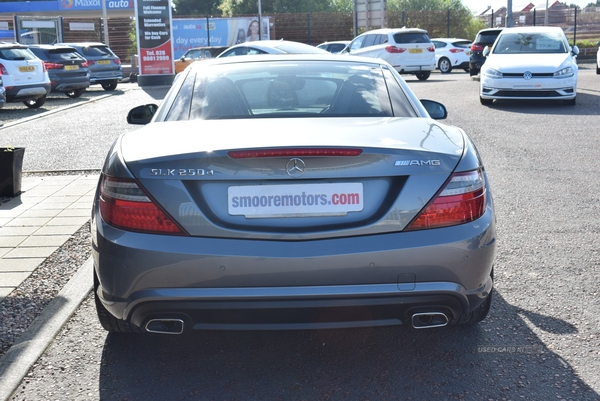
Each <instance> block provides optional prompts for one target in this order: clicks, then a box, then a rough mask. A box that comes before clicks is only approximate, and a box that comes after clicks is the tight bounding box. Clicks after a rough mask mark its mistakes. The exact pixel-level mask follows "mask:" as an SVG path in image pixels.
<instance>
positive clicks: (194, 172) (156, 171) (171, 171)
mask: <svg viewBox="0 0 600 401" xmlns="http://www.w3.org/2000/svg"><path fill="white" fill-rule="evenodd" d="M150 175H151V176H153V177H156V176H171V177H183V176H185V177H191V176H203V175H214V171H213V170H205V169H203V168H151V169H150Z"/></svg>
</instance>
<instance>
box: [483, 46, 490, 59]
mask: <svg viewBox="0 0 600 401" xmlns="http://www.w3.org/2000/svg"><path fill="white" fill-rule="evenodd" d="M482 54H483V57H487V56H488V54H490V47H489V46H486V47H484V48H483V53H482Z"/></svg>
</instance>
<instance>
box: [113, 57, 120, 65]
mask: <svg viewBox="0 0 600 401" xmlns="http://www.w3.org/2000/svg"><path fill="white" fill-rule="evenodd" d="M113 61H114V62H115V64H121V59H120V58H116V59H114V60H113Z"/></svg>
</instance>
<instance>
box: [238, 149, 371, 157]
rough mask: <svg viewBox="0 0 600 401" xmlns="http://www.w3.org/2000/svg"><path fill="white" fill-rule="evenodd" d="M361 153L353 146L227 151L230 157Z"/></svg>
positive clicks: (357, 154) (349, 154) (346, 154)
mask: <svg viewBox="0 0 600 401" xmlns="http://www.w3.org/2000/svg"><path fill="white" fill-rule="evenodd" d="M361 153H362V149H354V148H346V149H343V148H342V149H335V148H299V149H260V150H235V151H230V152H227V154H228V155H229V157H231V158H232V159H252V158H256V157H307V156H359V155H360V154H361Z"/></svg>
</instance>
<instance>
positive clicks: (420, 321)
mask: <svg viewBox="0 0 600 401" xmlns="http://www.w3.org/2000/svg"><path fill="white" fill-rule="evenodd" d="M448 322H449V319H448V316H446V314H445V313H442V312H423V313H415V314H413V315H412V318H411V323H412V327H414V328H415V329H432V328H434V327H444V326H446V325H448Z"/></svg>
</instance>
